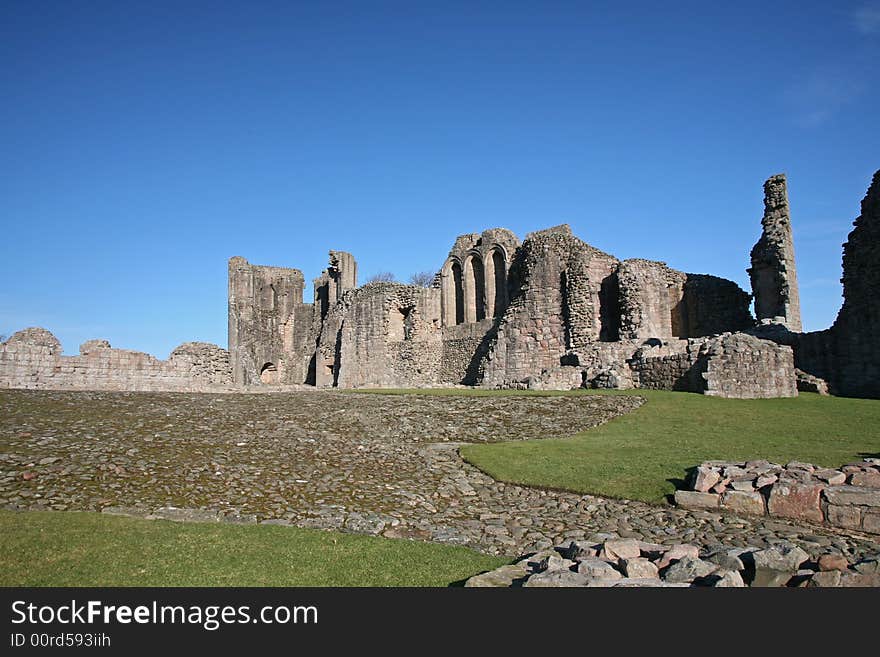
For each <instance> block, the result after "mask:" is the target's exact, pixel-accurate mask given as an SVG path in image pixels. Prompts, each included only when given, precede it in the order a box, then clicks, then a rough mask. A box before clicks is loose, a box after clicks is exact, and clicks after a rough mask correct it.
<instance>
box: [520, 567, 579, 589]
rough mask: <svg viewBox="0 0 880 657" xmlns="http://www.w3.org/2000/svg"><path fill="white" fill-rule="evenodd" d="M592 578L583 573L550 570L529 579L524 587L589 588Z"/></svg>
mask: <svg viewBox="0 0 880 657" xmlns="http://www.w3.org/2000/svg"><path fill="white" fill-rule="evenodd" d="M589 582H590V578H589V577H587V576H586V575H584V574H583V573H575V572H572V571H570V570H548V571H547V572H543V573H538V574H536V575H532V576H531V577H529V578H528V579H527V580H526V581H525V583H524V584H523V586H524V587H529V588H531V587H538V588H548V587H574V586H587V585H588V584H589Z"/></svg>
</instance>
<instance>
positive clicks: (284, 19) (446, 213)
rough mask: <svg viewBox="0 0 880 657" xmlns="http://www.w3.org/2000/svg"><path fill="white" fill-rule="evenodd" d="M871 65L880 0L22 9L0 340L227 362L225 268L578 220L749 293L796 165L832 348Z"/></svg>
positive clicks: (807, 294)
mask: <svg viewBox="0 0 880 657" xmlns="http://www.w3.org/2000/svg"><path fill="white" fill-rule="evenodd" d="M716 4H717V5H722V4H723V5H729V6H715V5H716ZM878 61H880V3H878V2H873V1H868V2H866V1H854V2H849V1H846V0H844V1H842V2H835V3H831V2H828V3H810V2H774V3H767V2H738V3H706V2H669V3H657V2H629V3H625V4H624V3H616V2H607V3H600V2H596V3H589V2H583V1H582V2H553V1H548V2H528V3H525V2H523V3H520V2H462V3H457V2H449V1H444V2H438V3H423V2H354V3H347V2H337V3H327V2H314V3H312V2H308V3H305V2H304V3H295V2H240V3H233V2H229V3H223V2H212V3H208V2H184V3H180V2H174V3H170V2H169V3H164V2H97V1H90V2H75V3H74V2H70V3H62V2H43V1H39V0H36V1H34V0H28V1H17V0H13V1H10V0H4V1H3V2H0V63H2V66H0V221H2V224H0V225H2V241H0V275H2V279H3V281H4V283H3V285H2V287H0V333H4V334H7V335H8V334H10V333H12V332H13V331H16V330H19V329H21V328H24V327H26V326H32V325H41V326H45V327H46V328H49V329H50V330H52V331H53V332H54V333H55V334H56V335H57V336H58V337H59V338H60V339H61V341H62V343H63V345H64V348H65V351H66V352H67V353H76V352H77V349H78V345H79V344H80V343H81V342H82V341H84V340H86V339H89V338H106V339H108V340H110V342H111V343H112V344H113V345H114V346H117V347H123V348H130V349H139V350H144V351H148V352H150V353H154V354H156V355H158V356H159V357H162V358H164V357H167V355H168V353H169V352H170V351H171V349H173V348H174V346H176V345H177V344H179V343H181V342H184V341H188V340H205V341H209V342H216V343H218V344H221V345H223V346H225V345H226V263H227V260H228V258H229V257H230V256H233V255H241V256H244V257H246V258H248V259H249V260H250V261H251V262H255V263H260V264H273V265H279V266H289V267H297V268H299V269H301V270H302V271H303V272H304V274H305V276H306V280H307V281H311V279H312V278H314V277H316V276H318V275H319V274H320V271H321V270H322V269H323V268H324V267H325V266H326V263H327V251H328V250H329V249H338V250H346V251H351V252H352V253H354V255H355V257H356V258H357V259H358V262H359V269H360V273H361V275H362V279H363V278H364V277H366V276H368V275H370V274H372V273H375V272H378V271H391V272H393V273H395V274H396V275H397V276H398V278H400V279H402V280H406V279H407V278H408V277H409V275H410V274H412V273H413V272H416V271H423V270H435V269H438V268H439V267H440V265H441V264H442V262H443V260H444V258H445V255H446V253H447V251H448V249H449V248H450V246H451V245H452V243H453V241H454V239H455V237H456V235H459V234H462V233H468V232H478V231H480V230H483V229H485V228H490V227H496V226H503V227H507V228H510V229H511V230H513V231H514V232H516V233H517V234H518V235H519V236H520V237H524V236H525V234H526V233H527V232H530V231H532V230H538V229H541V228H544V227H547V226H551V225H555V224H559V223H563V222H567V223H569V224H571V226H572V228H573V230H574V231H575V234H576V235H578V236H579V237H581V238H582V239H583V240H585V241H587V242H589V243H590V244H593V245H594V246H596V247H598V248H600V249H603V250H605V251H608V252H610V253H612V254H614V255H616V256H617V257H619V258H631V257H642V258H649V259H656V260H663V261H665V262H667V263H668V264H669V265H670V266H672V267H675V268H676V269H681V270H684V271H688V272H694V273H712V274H716V275H719V276H724V277H726V278H731V279H733V280H735V281H737V282H738V283H739V284H740V285H741V286H743V287H745V288H746V289H747V290H748V278H747V275H746V273H745V269H746V268H747V267H748V264H749V263H748V254H749V250H750V248H751V246H752V245H753V244H754V242H755V241H756V240H757V238H758V236H759V234H760V218H761V213H762V189H761V185H762V183H763V181H764V180H765V179H766V178H767V177H768V176H770V175H772V174H774V173H777V172H786V173H787V174H788V176H789V194H790V201H791V206H792V214H793V223H794V232H795V249H796V254H797V257H798V270H799V276H800V286H801V300H802V307H803V314H804V323H805V327H806V328H807V329H810V330H815V329H821V328H825V327H827V326H828V325H829V324H830V323H831V322H832V321H833V319H834V317H835V315H836V313H837V310H838V308H839V306H840V302H841V287H840V283H839V278H840V274H841V272H840V257H841V244H842V243H843V242H844V241H845V239H846V235H847V233H848V232H849V230H850V229H851V222H852V220H853V219H854V218H855V217H856V216H857V215H858V213H859V202H860V201H861V199H862V197H863V196H864V194H865V191H866V189H867V185H868V183H869V181H870V178H871V175H872V174H873V172H874V171H875V170H876V169H877V168H880V157H878V155H880V137H878V135H880V130H878V127H880V126H878V113H877V108H878V107H880V84H878V82H880V80H878V67H877V62H878ZM310 287H311V286H310V284H307V293H306V301H307V302H310V301H311V293H310Z"/></svg>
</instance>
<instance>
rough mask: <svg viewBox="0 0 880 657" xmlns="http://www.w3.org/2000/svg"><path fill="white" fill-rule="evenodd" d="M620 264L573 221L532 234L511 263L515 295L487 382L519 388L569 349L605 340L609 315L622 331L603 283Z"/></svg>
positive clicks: (489, 361) (490, 355) (486, 369)
mask: <svg viewBox="0 0 880 657" xmlns="http://www.w3.org/2000/svg"><path fill="white" fill-rule="evenodd" d="M616 264H617V260H616V259H615V258H614V257H613V256H610V255H608V254H605V253H602V252H601V251H599V250H597V249H594V248H593V247H591V246H589V245H587V244H585V243H584V242H582V241H581V240H579V239H578V238H576V237H574V236H573V235H572V234H571V229H570V228H569V227H568V226H567V225H564V226H557V227H555V228H550V229H547V230H544V231H539V232H536V233H531V234H530V235H529V236H527V238H526V241H525V242H524V243H523V245H522V247H521V248H520V249H519V251H518V252H517V255H516V257H515V258H514V261H513V263H512V264H511V268H510V282H509V285H508V289H509V290H510V291H511V295H512V296H511V299H510V303H509V305H508V307H507V310H506V311H505V313H504V315H503V316H502V317H501V319H500V322H499V324H498V327H497V330H496V332H495V334H494V335H493V336H492V339H491V343H490V345H489V347H488V350H487V353H486V355H485V357H484V360H483V364H482V370H483V379H482V384H483V385H485V386H489V387H519V386H518V384H519V383H520V382H522V381H523V380H525V379H527V378H530V377H535V376H536V375H540V374H541V373H542V372H544V371H551V370H555V369H556V368H558V367H560V365H561V362H560V358H561V356H562V355H563V354H565V353H566V352H567V351H569V350H571V349H573V348H577V347H578V346H581V347H585V346H587V345H588V344H590V343H592V342H594V341H596V340H598V339H599V337H600V335H601V333H602V325H601V319H602V318H603V317H604V318H607V319H608V320H609V322H613V324H614V329H615V331H616V324H617V322H616V313H603V312H602V309H601V306H602V301H603V299H602V283H603V281H605V280H606V279H607V278H609V277H611V276H612V274H613V271H614V267H615V266H616ZM593 277H595V278H593ZM612 317H613V318H614V319H611V318H612Z"/></svg>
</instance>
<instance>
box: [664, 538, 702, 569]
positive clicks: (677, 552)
mask: <svg viewBox="0 0 880 657" xmlns="http://www.w3.org/2000/svg"><path fill="white" fill-rule="evenodd" d="M699 556H700V548H698V547H697V546H696V545H685V544H678V545H673V546H672V547H671V548H669V549H668V550H667V551H666V552H664V553H663V556H662V557H661V559H660V561H658V562H657V567H658V568H660V569H661V570H662V569H663V568H666V567H667V566H669V565H670V564H672V563H674V562H676V561H679V560H681V559H684V558H690V559H697V558H699Z"/></svg>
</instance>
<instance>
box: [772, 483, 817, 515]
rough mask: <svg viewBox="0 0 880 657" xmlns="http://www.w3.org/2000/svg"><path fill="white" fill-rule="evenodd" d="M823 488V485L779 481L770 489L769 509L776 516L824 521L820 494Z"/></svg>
mask: <svg viewBox="0 0 880 657" xmlns="http://www.w3.org/2000/svg"><path fill="white" fill-rule="evenodd" d="M823 489H824V486H823V485H812V484H799V483H794V482H790V481H782V480H780V481H777V482H776V483H775V484H773V488H772V489H771V490H770V497H769V499H768V500H767V509H768V511H769V512H770V514H771V515H774V516H780V517H783V518H794V519H797V520H808V521H810V522H822V521H823V520H824V516H823V515H822V508H821V506H820V496H821V494H822V490H823Z"/></svg>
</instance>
